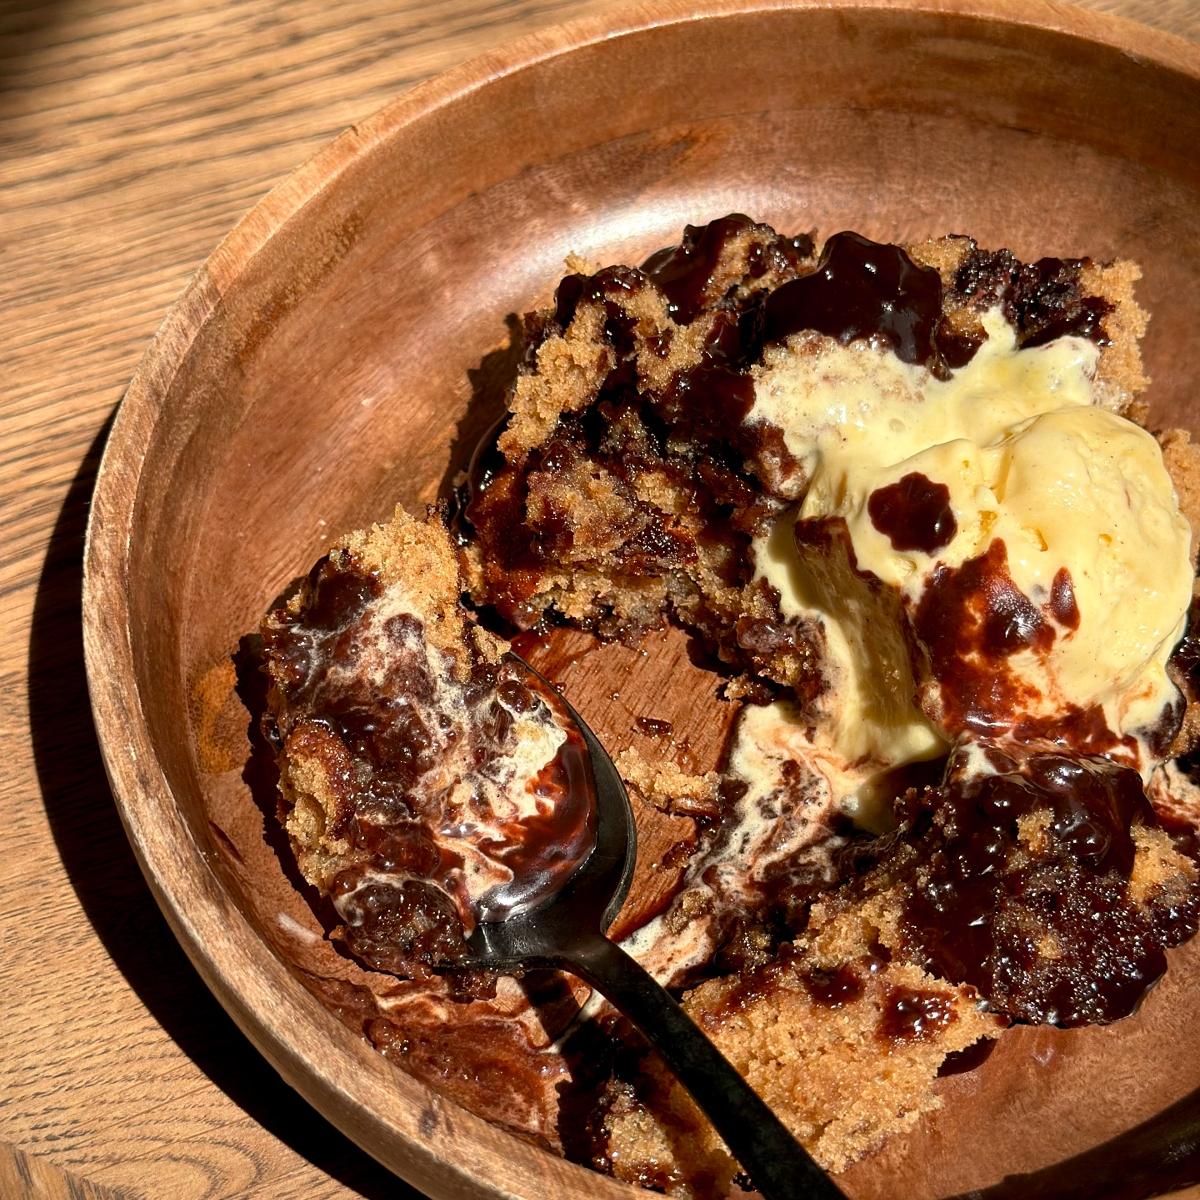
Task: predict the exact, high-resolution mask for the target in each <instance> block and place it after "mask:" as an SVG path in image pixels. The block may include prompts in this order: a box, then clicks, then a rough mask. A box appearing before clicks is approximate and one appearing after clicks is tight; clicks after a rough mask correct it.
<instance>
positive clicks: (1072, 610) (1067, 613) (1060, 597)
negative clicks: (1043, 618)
mask: <svg viewBox="0 0 1200 1200" xmlns="http://www.w3.org/2000/svg"><path fill="white" fill-rule="evenodd" d="M1050 611H1051V612H1052V613H1053V614H1054V619H1055V620H1056V621H1057V622H1058V623H1059V624H1060V625H1062V626H1063V627H1064V628H1066V629H1078V628H1079V605H1078V604H1077V603H1076V602H1075V587H1074V585H1073V584H1072V582H1071V572H1070V571H1068V570H1067V568H1066V567H1059V569H1058V570H1057V571H1056V572H1055V574H1054V582H1053V583H1052V584H1051V585H1050Z"/></svg>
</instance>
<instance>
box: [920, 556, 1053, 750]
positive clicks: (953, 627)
mask: <svg viewBox="0 0 1200 1200" xmlns="http://www.w3.org/2000/svg"><path fill="white" fill-rule="evenodd" d="M913 627H914V629H915V631H916V634H917V637H918V638H919V639H920V640H921V642H922V644H923V645H924V646H925V648H926V650H927V651H928V653H929V659H930V667H931V673H932V675H933V677H934V678H935V679H936V680H937V682H938V685H939V688H940V694H941V698H942V703H943V706H944V713H943V716H942V724H943V725H944V726H945V728H946V729H947V731H948V732H949V733H950V734H952V735H953V734H957V733H959V732H961V731H962V730H964V729H973V730H976V731H980V732H986V731H989V730H997V729H1000V728H1003V727H1005V726H1007V725H1008V724H1010V723H1011V721H1012V719H1013V714H1019V713H1021V712H1023V711H1025V710H1026V709H1028V708H1031V707H1034V706H1035V702H1036V701H1037V700H1038V699H1040V693H1039V692H1038V691H1037V690H1036V689H1035V688H1034V686H1033V684H1031V683H1030V682H1029V681H1028V679H1027V678H1025V677H1023V676H1022V675H1020V674H1018V673H1017V672H1016V671H1014V670H1012V669H1011V667H1010V666H1009V665H1008V659H1009V658H1010V657H1011V656H1012V655H1014V654H1017V653H1019V652H1020V651H1023V650H1032V651H1034V652H1035V653H1042V654H1045V653H1046V652H1047V651H1048V650H1049V649H1050V647H1051V645H1052V643H1053V642H1054V637H1055V632H1054V627H1053V626H1052V625H1051V624H1050V623H1049V622H1048V621H1047V620H1046V619H1045V616H1044V615H1043V613H1042V611H1041V609H1040V608H1038V606H1037V605H1035V604H1034V603H1033V601H1031V600H1030V599H1029V597H1028V596H1026V595H1025V594H1024V592H1022V591H1021V590H1020V588H1018V587H1017V585H1016V584H1015V583H1014V582H1013V580H1012V576H1011V575H1010V574H1009V572H1008V550H1007V547H1006V546H1005V544H1004V542H1003V540H1001V539H999V538H997V539H995V540H994V541H993V542H992V543H991V545H990V546H989V547H988V548H987V550H986V551H984V553H983V554H981V555H979V556H978V557H976V558H972V559H968V560H967V561H966V562H964V563H963V564H962V565H961V566H959V567H948V566H945V565H943V564H940V563H939V564H938V565H937V566H936V567H935V568H934V569H933V571H932V573H931V574H930V577H929V582H928V583H927V585H926V588H925V591H924V593H923V594H922V596H921V599H920V601H919V603H918V605H917V609H916V612H915V614H914V617H913Z"/></svg>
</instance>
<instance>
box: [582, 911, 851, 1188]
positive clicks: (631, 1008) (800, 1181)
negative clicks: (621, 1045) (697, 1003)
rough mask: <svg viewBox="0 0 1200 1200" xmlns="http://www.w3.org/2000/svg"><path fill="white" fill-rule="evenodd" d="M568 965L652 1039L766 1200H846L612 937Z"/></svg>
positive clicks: (592, 941)
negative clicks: (612, 940)
mask: <svg viewBox="0 0 1200 1200" xmlns="http://www.w3.org/2000/svg"><path fill="white" fill-rule="evenodd" d="M561 965H562V966H565V967H567V968H568V969H569V970H570V971H571V972H572V973H574V974H576V975H578V976H579V977H580V978H581V979H583V980H584V981H585V982H586V983H589V984H591V985H592V986H593V987H594V988H596V989H597V990H598V991H600V992H602V993H603V994H604V995H605V996H606V997H607V998H608V999H609V1000H610V1001H611V1002H612V1003H613V1004H614V1005H616V1007H617V1008H619V1009H620V1010H621V1012H623V1013H624V1014H625V1016H627V1017H628V1018H629V1019H630V1020H631V1021H632V1022H633V1023H634V1024H635V1025H636V1026H637V1027H638V1028H639V1029H640V1030H641V1031H642V1033H644V1034H645V1035H646V1037H647V1038H648V1039H649V1040H650V1042H651V1043H652V1044H653V1045H654V1048H655V1049H656V1050H657V1051H658V1052H659V1054H661V1055H662V1057H663V1059H664V1060H665V1061H666V1063H667V1066H669V1067H670V1068H671V1070H672V1071H673V1072H674V1074H675V1077H676V1078H677V1079H678V1080H679V1082H680V1083H681V1084H683V1086H684V1087H685V1088H686V1089H687V1090H688V1092H689V1093H691V1096H692V1099H693V1100H695V1101H696V1103H697V1104H698V1105H699V1106H700V1107H701V1108H702V1109H703V1110H704V1112H705V1114H706V1115H707V1117H708V1119H709V1120H710V1121H711V1122H712V1123H713V1126H714V1127H715V1128H716V1131H717V1132H718V1133H719V1134H720V1135H721V1137H722V1139H723V1140H724V1142H725V1144H726V1146H728V1147H729V1151H730V1153H731V1154H732V1155H733V1156H734V1158H736V1159H737V1160H738V1162H739V1163H741V1165H742V1167H743V1168H744V1169H745V1171H746V1173H747V1174H748V1175H749V1176H750V1177H751V1179H752V1180H753V1181H754V1186H755V1187H756V1188H757V1189H758V1190H759V1192H761V1193H762V1195H763V1197H764V1200H810V1198H811V1200H844V1197H843V1194H842V1192H841V1191H839V1190H838V1188H837V1187H835V1186H834V1184H833V1183H832V1182H831V1181H830V1179H829V1177H828V1176H827V1175H826V1174H825V1172H824V1171H822V1170H821V1168H820V1167H818V1166H817V1165H816V1163H814V1162H813V1160H812V1159H811V1158H810V1157H809V1156H808V1154H807V1152H806V1151H805V1150H804V1148H803V1147H802V1146H801V1145H800V1143H799V1142H797V1141H796V1139H795V1138H794V1137H793V1136H792V1135H791V1134H790V1133H789V1132H788V1130H787V1129H786V1128H785V1127H784V1125H783V1123H782V1122H781V1121H780V1120H779V1118H778V1117H777V1116H776V1115H775V1114H774V1113H773V1112H772V1111H771V1110H770V1109H769V1108H768V1107H767V1105H766V1104H765V1103H764V1102H763V1101H762V1099H761V1098H760V1097H759V1096H758V1094H757V1093H756V1092H755V1091H754V1089H753V1088H751V1087H750V1085H749V1084H748V1083H747V1082H746V1081H745V1079H743V1078H742V1076H741V1075H740V1074H738V1072H737V1071H736V1070H734V1068H733V1067H732V1066H730V1064H729V1062H728V1061H727V1060H726V1058H725V1057H724V1055H722V1054H721V1052H720V1051H719V1050H718V1049H717V1048H716V1047H715V1046H714V1045H713V1044H712V1042H710V1041H709V1040H708V1038H707V1037H705V1035H704V1034H703V1033H702V1032H701V1030H700V1027H699V1026H698V1025H697V1024H696V1023H695V1022H694V1021H693V1020H692V1019H691V1017H689V1016H688V1015H687V1014H686V1013H685V1012H684V1011H683V1009H682V1008H680V1006H679V1005H678V1004H677V1003H676V1002H675V1000H674V999H673V998H672V997H671V996H670V994H669V993H668V992H667V991H666V989H665V988H663V987H662V986H661V985H660V984H659V983H658V982H657V981H656V980H655V979H654V977H653V976H651V975H650V974H648V973H647V972H646V971H645V970H644V969H643V968H642V966H641V965H640V964H639V963H638V962H636V961H635V960H634V959H633V958H631V957H630V956H629V955H628V954H626V953H625V951H624V950H622V949H621V948H620V947H619V946H617V945H615V944H614V943H613V942H610V941H609V940H608V938H606V937H603V936H601V935H600V934H595V935H593V936H591V937H587V936H579V937H577V940H576V941H575V943H574V945H572V946H571V949H570V951H569V953H568V954H566V955H564V956H563V958H562V961H561Z"/></svg>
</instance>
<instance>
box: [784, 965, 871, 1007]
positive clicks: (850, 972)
mask: <svg viewBox="0 0 1200 1200" xmlns="http://www.w3.org/2000/svg"><path fill="white" fill-rule="evenodd" d="M800 982H801V983H802V984H804V990H805V991H806V992H808V994H809V996H811V997H812V999H813V1001H814V1003H816V1004H820V1005H822V1006H823V1007H824V1008H841V1007H842V1005H843V1004H852V1003H853V1002H854V1001H855V1000H857V999H858V998H859V997H860V996H861V995H862V994H863V981H862V976H861V975H859V973H858V972H857V971H855V970H854V969H853V968H852V967H850V966H846V965H844V964H843V965H842V966H839V967H832V968H831V969H829V970H827V971H826V970H822V969H821V968H820V967H810V968H809V969H808V970H807V971H802V972H801V973H800Z"/></svg>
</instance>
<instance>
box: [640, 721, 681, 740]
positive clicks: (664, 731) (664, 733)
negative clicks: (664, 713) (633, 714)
mask: <svg viewBox="0 0 1200 1200" xmlns="http://www.w3.org/2000/svg"><path fill="white" fill-rule="evenodd" d="M633 723H634V724H635V725H636V726H637V728H638V732H639V733H644V734H645V735H646V736H647V737H654V738H669V737H670V736H671V735H672V734H673V733H674V732H675V726H674V725H672V724H671V722H670V721H662V720H659V718H658V717H638V718H636V720H635V721H634V722H633Z"/></svg>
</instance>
